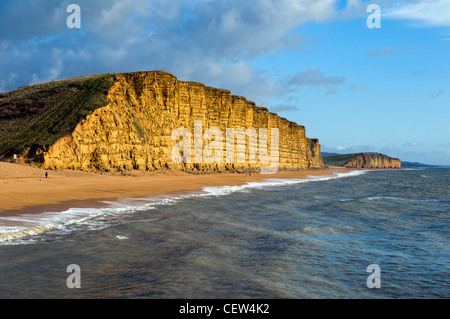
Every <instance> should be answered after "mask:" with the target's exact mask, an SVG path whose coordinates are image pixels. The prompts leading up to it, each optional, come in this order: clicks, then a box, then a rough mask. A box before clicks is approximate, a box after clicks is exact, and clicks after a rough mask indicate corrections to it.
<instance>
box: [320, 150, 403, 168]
mask: <svg viewBox="0 0 450 319" xmlns="http://www.w3.org/2000/svg"><path fill="white" fill-rule="evenodd" d="M323 161H324V164H325V165H328V166H344V167H348V168H401V165H402V163H401V160H400V159H398V158H392V157H389V156H387V155H384V154H380V153H355V154H342V155H333V156H324V157H323Z"/></svg>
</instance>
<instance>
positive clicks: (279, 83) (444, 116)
mask: <svg viewBox="0 0 450 319" xmlns="http://www.w3.org/2000/svg"><path fill="white" fill-rule="evenodd" d="M71 3H76V4H78V5H79V6H80V8H81V28H80V29H69V28H67V26H66V19H67V17H68V16H69V14H70V13H67V12H66V8H67V6H68V5H69V4H71ZM372 3H374V4H377V5H379V7H380V8H381V28H374V29H370V28H368V26H367V23H366V21H367V18H368V17H369V15H370V14H371V13H368V12H367V11H366V9H367V6H368V5H369V4H372ZM0 18H1V19H0V92H4V91H10V90H13V89H15V88H17V87H19V86H22V85H26V84H33V83H39V82H45V81H51V80H57V79H62V78H67V77H73V76H80V75H85V74H96V73H107V72H132V71H144V70H164V71H167V72H170V73H172V74H174V75H175V76H177V78H178V79H180V80H186V81H198V82H202V83H205V84H206V85H209V86H214V87H220V88H225V89H229V90H231V91H232V93H233V94H236V95H243V96H246V97H247V99H249V100H252V101H255V102H256V103H257V105H259V106H264V107H267V108H269V109H270V110H271V111H273V112H277V113H278V114H280V115H281V116H283V117H286V118H287V119H289V120H292V121H295V122H297V123H299V124H302V125H305V126H306V132H307V136H309V137H314V138H319V140H320V143H321V145H322V149H323V150H324V151H329V152H341V153H344V152H362V151H375V152H382V153H385V154H387V155H390V156H394V157H399V158H401V159H402V160H406V161H420V162H425V163H430V164H447V165H448V164H450V126H449V124H448V123H449V120H450V110H449V107H450V63H449V58H450V0H422V1H414V0H410V1H400V0H399V1H394V0H392V1H390V0H380V1H361V0H349V1H342V0H339V1H338V0H224V1H213V0H197V1H193V0H190V1H188V0H171V1H166V0H149V1H145V0H122V1H118V0H116V1H115V0H97V1H86V0H71V1H60V0H58V1H57V0H54V1H51V0H50V1H42V0H19V1H2V2H1V3H0Z"/></svg>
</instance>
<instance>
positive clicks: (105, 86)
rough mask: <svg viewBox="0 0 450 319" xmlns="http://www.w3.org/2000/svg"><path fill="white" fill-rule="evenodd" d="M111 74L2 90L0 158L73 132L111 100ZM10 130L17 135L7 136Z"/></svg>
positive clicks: (49, 143)
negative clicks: (6, 91) (108, 97)
mask: <svg viewBox="0 0 450 319" xmlns="http://www.w3.org/2000/svg"><path fill="white" fill-rule="evenodd" d="M112 77H113V74H103V75H95V76H87V77H81V78H73V79H68V80H61V81H54V82H48V83H43V84H37V85H32V86H27V87H24V88H19V89H18V90H15V91H12V92H9V93H3V94H2V97H1V98H2V99H3V100H0V115H3V117H0V126H1V127H2V131H3V132H4V136H3V137H2V136H0V137H2V139H0V158H2V157H10V156H12V155H13V154H21V153H22V152H23V151H24V150H25V149H26V148H27V147H28V146H32V145H40V146H48V145H52V144H54V143H55V142H56V141H57V140H58V139H60V138H61V137H63V136H65V135H68V134H70V133H72V132H73V130H74V129H75V127H76V125H77V124H78V123H79V122H80V121H81V120H83V119H85V118H86V116H87V115H89V114H91V113H92V112H93V111H94V110H95V109H97V108H101V107H104V106H106V105H107V104H108V100H107V93H108V90H109V89H110V88H111V87H112V85H113V81H111V80H110V79H111V78H112ZM2 101H3V103H1V102H2ZM23 101H27V103H25V104H24V103H23ZM24 105H25V106H24ZM19 125H20V126H19ZM11 132H13V133H14V135H13V136H8V135H7V133H9V134H10V135H11Z"/></svg>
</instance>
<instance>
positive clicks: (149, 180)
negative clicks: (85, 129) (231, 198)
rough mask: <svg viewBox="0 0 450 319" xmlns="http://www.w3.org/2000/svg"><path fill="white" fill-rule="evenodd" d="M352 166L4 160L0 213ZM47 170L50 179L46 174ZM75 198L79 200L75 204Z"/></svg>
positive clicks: (336, 170)
mask: <svg viewBox="0 0 450 319" xmlns="http://www.w3.org/2000/svg"><path fill="white" fill-rule="evenodd" d="M352 170H354V169H348V168H342V167H332V168H328V169H323V170H312V171H306V170H305V171H295V172H294V171H281V172H278V173H276V174H270V175H264V174H259V173H252V174H251V176H249V175H247V174H235V173H218V174H204V175H197V174H188V173H185V172H177V171H168V172H165V173H151V172H139V171H134V172H132V173H131V174H132V176H122V175H103V174H99V173H90V172H80V171H69V170H64V171H45V170H42V169H38V168H33V167H30V166H26V165H21V164H12V163H4V162H0V213H2V214H17V213H24V212H26V213H30V212H38V211H41V212H42V211H43V210H42V209H43V208H49V207H50V206H51V208H52V209H55V208H60V209H61V210H63V209H67V208H70V207H74V206H76V207H93V206H96V207H100V206H101V205H102V203H101V202H100V201H103V200H116V199H119V198H130V197H134V198H135V197H144V196H152V195H167V194H176V193H182V192H191V191H201V189H202V188H203V187H212V186H225V185H227V186H235V185H242V184H245V183H247V182H257V181H263V180H265V179H271V178H305V177H307V176H309V175H332V174H334V173H344V172H350V171H352ZM45 172H48V178H45ZM75 202H76V205H75Z"/></svg>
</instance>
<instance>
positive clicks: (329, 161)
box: [322, 153, 358, 166]
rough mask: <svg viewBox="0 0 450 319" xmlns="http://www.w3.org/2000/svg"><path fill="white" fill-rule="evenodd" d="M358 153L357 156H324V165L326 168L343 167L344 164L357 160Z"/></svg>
mask: <svg viewBox="0 0 450 319" xmlns="http://www.w3.org/2000/svg"><path fill="white" fill-rule="evenodd" d="M357 155H358V153H356V154H342V155H333V156H323V155H322V156H323V157H322V159H323V164H324V165H325V166H343V165H344V164H346V163H348V162H350V161H351V160H353V159H355V158H356V156H357Z"/></svg>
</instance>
